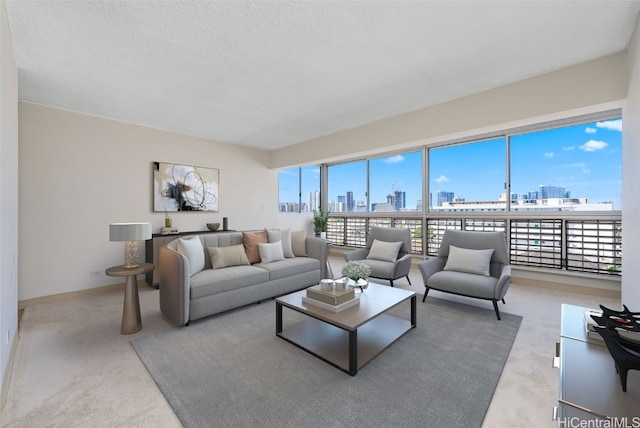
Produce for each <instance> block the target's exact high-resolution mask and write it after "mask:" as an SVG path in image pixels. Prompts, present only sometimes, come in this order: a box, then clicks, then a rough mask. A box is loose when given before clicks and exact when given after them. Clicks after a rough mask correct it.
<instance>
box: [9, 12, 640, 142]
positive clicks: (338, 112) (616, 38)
mask: <svg viewBox="0 0 640 428" xmlns="http://www.w3.org/2000/svg"><path fill="white" fill-rule="evenodd" d="M6 7H7V13H8V17H9V24H10V27H11V32H12V37H13V45H14V50H15V55H16V61H17V64H18V69H19V97H20V99H21V100H24V101H29V102H34V103H38V104H43V105H47V106H53V107H58V108H63V109H68V110H73V111H78V112H82V113H88V114H92V115H97V116H102V117H107V118H112V119H117V120H122V121H126V122H131V123H137V124H142V125H146V126H151V127H156V128H161V129H168V130H171V131H176V132H180V133H184V134H189V135H196V136H200V137H205V138H208V139H211V140H216V141H221V142H225V143H230V144H238V145H244V146H249V147H255V148H262V149H267V150H270V149H276V148H281V147H285V146H288V145H291V144H295V143H299V142H302V141H306V140H309V139H312V138H316V137H320V136H324V135H328V134H331V133H334V132H338V131H341V130H345V129H349V128H353V127H355V126H359V125H364V124H366V123H370V122H373V121H376V120H379V119H383V118H386V117H390V116H394V115H398V114H401V113H405V112H408V111H413V110H417V109H419V108H422V107H426V106H429V105H434V104H437V103H440V102H443V101H447V100H451V99H454V98H458V97H461V96H464V95H468V94H472V93H475V92H479V91H482V90H486V89H489V88H492V87H497V86H501V85H504V84H507V83H510V82H514V81H517V80H521V79H525V78H528V77H531V76H535V75H538V74H542V73H546V72H549V71H553V70H557V69H560V68H564V67H567V66H571V65H574V64H578V63H581V62H585V61H588V60H591V59H595V58H599V57H602V56H606V55H609V54H613V53H617V52H620V51H623V50H625V49H626V47H627V45H628V43H629V40H630V37H631V33H632V31H633V28H634V25H635V23H636V19H637V17H638V13H639V11H640V1H638V0H636V1H617V0H604V1H564V0H555V1H519V0H518V1H426V0H424V1H403V0H396V1H384V0H377V1H364V0H361V1H346V0H342V1H319V0H315V1H314V0H308V1H292V0H282V1H241V0H236V1H208V2H205V1H13V0H8V1H6Z"/></svg>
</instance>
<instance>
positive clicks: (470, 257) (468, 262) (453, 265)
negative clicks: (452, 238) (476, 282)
mask: <svg viewBox="0 0 640 428" xmlns="http://www.w3.org/2000/svg"><path fill="white" fill-rule="evenodd" d="M492 255H493V248H491V249H488V250H469V249H467V248H458V247H455V246H453V245H450V246H449V257H448V258H447V264H446V265H445V266H444V270H452V271H456V272H464V273H473V274H476V275H484V276H490V273H489V268H490V267H491V256H492Z"/></svg>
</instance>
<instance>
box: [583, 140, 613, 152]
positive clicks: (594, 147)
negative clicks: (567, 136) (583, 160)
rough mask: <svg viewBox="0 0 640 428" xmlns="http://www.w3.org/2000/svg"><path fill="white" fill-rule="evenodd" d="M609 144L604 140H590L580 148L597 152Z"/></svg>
mask: <svg viewBox="0 0 640 428" xmlns="http://www.w3.org/2000/svg"><path fill="white" fill-rule="evenodd" d="M608 145H609V144H607V143H605V142H604V141H597V140H589V141H587V142H586V143H584V144H583V145H581V146H580V150H584V151H585V152H595V151H598V150H602V149H604V148H605V147H607V146H608Z"/></svg>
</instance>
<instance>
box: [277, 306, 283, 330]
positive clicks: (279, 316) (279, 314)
mask: <svg viewBox="0 0 640 428" xmlns="http://www.w3.org/2000/svg"><path fill="white" fill-rule="evenodd" d="M278 333H282V304H280V303H278V302H276V334H278Z"/></svg>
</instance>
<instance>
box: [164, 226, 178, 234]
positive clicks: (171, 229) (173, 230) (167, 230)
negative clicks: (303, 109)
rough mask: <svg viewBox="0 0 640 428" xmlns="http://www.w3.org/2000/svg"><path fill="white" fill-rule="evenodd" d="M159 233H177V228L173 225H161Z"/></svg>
mask: <svg viewBox="0 0 640 428" xmlns="http://www.w3.org/2000/svg"><path fill="white" fill-rule="evenodd" d="M160 233H162V234H163V235H174V234H176V233H178V229H177V228H175V227H163V228H162V230H161V231H160Z"/></svg>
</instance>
